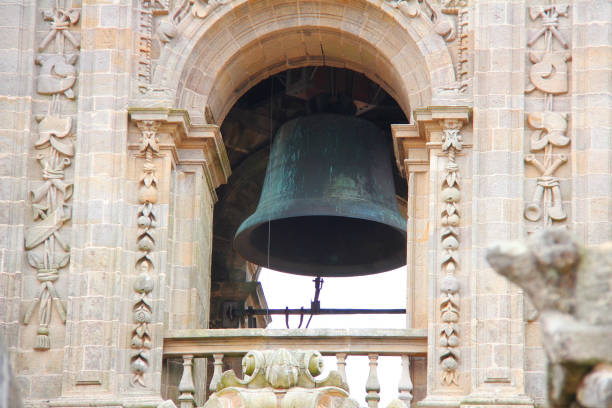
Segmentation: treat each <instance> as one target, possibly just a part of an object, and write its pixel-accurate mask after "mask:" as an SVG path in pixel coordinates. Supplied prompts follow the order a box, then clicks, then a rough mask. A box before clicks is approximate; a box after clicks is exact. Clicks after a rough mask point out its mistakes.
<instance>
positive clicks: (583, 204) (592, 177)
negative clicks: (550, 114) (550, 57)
mask: <svg viewBox="0 0 612 408" xmlns="http://www.w3.org/2000/svg"><path fill="white" fill-rule="evenodd" d="M569 4H571V6H570V8H569V13H571V21H572V22H573V25H572V35H571V38H568V40H569V42H570V45H569V51H571V55H572V62H571V71H570V78H569V89H570V92H571V119H572V120H571V121H570V134H571V136H572V145H571V147H572V151H571V155H570V164H571V167H572V171H573V175H572V176H573V179H572V196H571V201H572V208H571V212H572V215H573V219H572V220H571V221H573V230H574V233H575V234H576V236H577V237H578V241H579V242H581V243H583V244H585V245H587V246H593V245H596V244H599V243H602V242H605V241H609V240H611V239H612V222H611V221H612V211H611V208H612V137H611V135H612V81H610V78H611V77H612V66H611V64H610V61H612V3H610V2H609V1H603V0H599V1H585V0H577V1H573V2H569Z"/></svg>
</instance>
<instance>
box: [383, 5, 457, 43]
mask: <svg viewBox="0 0 612 408" xmlns="http://www.w3.org/2000/svg"><path fill="white" fill-rule="evenodd" d="M386 2H387V3H388V4H389V5H391V6H392V7H394V8H397V9H398V10H399V11H400V12H401V13H402V14H403V15H405V16H406V17H409V18H416V17H419V16H423V17H425V18H426V19H427V20H429V21H430V22H431V23H432V24H433V28H434V31H435V32H436V34H438V35H439V36H441V37H442V38H444V41H446V42H451V41H454V40H455V38H457V32H456V30H455V27H454V26H453V24H452V23H451V22H450V21H449V20H448V19H446V18H444V16H443V15H442V12H441V11H440V10H439V9H438V8H437V6H436V5H434V4H432V2H431V1H430V0H386Z"/></svg>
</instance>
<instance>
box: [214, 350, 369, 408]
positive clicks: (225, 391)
mask: <svg viewBox="0 0 612 408" xmlns="http://www.w3.org/2000/svg"><path fill="white" fill-rule="evenodd" d="M322 369H323V357H322V356H321V354H320V353H319V352H317V351H300V350H286V349H277V350H265V351H257V350H254V351H250V352H249V353H247V355H246V356H245V357H244V358H243V359H242V371H243V372H244V376H245V377H244V379H239V378H238V377H236V374H235V373H234V371H233V370H230V371H226V372H224V373H223V374H222V376H221V380H220V381H219V383H218V385H217V391H216V392H215V393H214V394H213V395H211V397H210V399H209V400H208V401H207V402H206V404H205V405H204V407H206V408H222V407H223V408H274V407H279V406H280V407H281V408H315V407H321V408H323V407H325V408H332V407H342V408H357V407H358V406H359V405H358V404H357V402H356V401H354V400H351V399H350V398H349V396H348V392H347V391H348V386H347V385H346V383H345V382H344V380H343V379H342V377H341V375H340V374H339V373H338V372H337V371H332V372H330V374H329V375H328V377H326V378H324V379H321V380H319V379H317V378H316V377H317V376H318V375H319V374H321V371H322ZM213 381H214V379H213Z"/></svg>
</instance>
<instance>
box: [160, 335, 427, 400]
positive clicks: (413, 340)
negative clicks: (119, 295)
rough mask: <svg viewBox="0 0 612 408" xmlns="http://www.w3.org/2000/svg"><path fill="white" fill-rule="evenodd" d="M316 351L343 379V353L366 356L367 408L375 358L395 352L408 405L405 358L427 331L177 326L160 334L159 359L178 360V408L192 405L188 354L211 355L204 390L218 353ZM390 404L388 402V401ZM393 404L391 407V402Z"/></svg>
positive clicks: (375, 395)
mask: <svg viewBox="0 0 612 408" xmlns="http://www.w3.org/2000/svg"><path fill="white" fill-rule="evenodd" d="M281 348H282V349H287V350H304V349H312V350H318V351H319V352H320V353H321V355H324V356H335V357H336V365H337V372H338V374H339V375H340V377H341V379H342V381H343V382H344V383H346V382H347V374H346V360H347V358H348V357H349V356H367V357H368V359H369V367H370V368H369V374H368V379H367V382H366V384H365V389H366V398H365V399H366V403H367V406H368V408H377V407H378V403H379V401H380V382H379V380H378V357H379V356H398V357H401V359H402V370H401V375H400V378H399V381H398V396H397V400H394V403H396V404H397V403H398V402H400V401H401V402H402V403H403V405H405V406H406V407H408V408H410V405H411V401H412V388H413V387H412V379H411V375H410V357H413V356H425V355H426V353H427V334H426V331H425V330H421V329H305V330H301V329H298V330H291V329H289V330H277V329H275V330H264V329H215V330H180V331H172V332H170V333H167V334H166V336H165V338H164V348H163V353H164V358H177V357H182V358H183V362H184V363H183V375H182V378H181V381H180V383H179V393H180V397H179V402H180V407H179V408H193V407H195V399H194V397H193V395H194V393H195V386H194V381H193V376H192V359H193V358H194V357H212V358H213V361H214V363H213V365H214V370H213V375H212V378H211V379H210V383H209V390H210V391H211V392H214V391H217V390H218V388H219V384H220V382H221V380H222V372H223V359H224V357H236V356H244V355H246V354H247V353H249V352H250V351H253V350H257V351H263V350H276V349H281ZM394 403H392V404H394ZM396 404H394V407H395V406H396Z"/></svg>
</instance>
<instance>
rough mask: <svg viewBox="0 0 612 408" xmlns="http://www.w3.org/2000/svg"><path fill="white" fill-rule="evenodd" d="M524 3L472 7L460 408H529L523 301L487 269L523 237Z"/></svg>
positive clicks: (512, 287)
mask: <svg viewBox="0 0 612 408" xmlns="http://www.w3.org/2000/svg"><path fill="white" fill-rule="evenodd" d="M525 7H526V5H525V2H524V1H512V2H506V1H497V0H492V1H490V0H485V1H480V2H477V3H476V16H477V18H476V19H475V29H474V33H475V44H474V48H475V64H474V65H475V77H474V81H475V82H474V84H475V86H474V89H475V92H474V93H475V95H474V160H473V171H474V180H473V183H474V186H473V207H472V208H473V218H472V225H473V228H474V231H473V233H472V248H471V266H472V267H471V273H470V280H469V283H468V285H469V288H470V291H471V302H470V308H471V322H470V325H469V333H470V337H471V339H472V344H471V345H470V349H469V351H468V353H466V355H465V359H464V361H466V360H469V364H470V370H471V379H470V384H469V388H470V394H469V396H468V397H466V398H465V399H464V400H463V402H462V406H480V405H484V404H486V405H493V406H514V405H519V406H523V405H525V406H532V405H533V401H532V400H531V399H530V398H528V397H526V396H525V395H524V394H525V385H524V381H525V339H524V337H525V336H524V325H525V323H524V320H523V297H522V294H521V291H520V290H519V289H517V288H516V287H515V286H513V285H511V284H509V283H508V282H506V281H504V280H503V279H500V278H499V277H497V276H495V273H494V272H493V271H492V270H491V268H490V267H489V266H488V264H486V261H485V258H484V256H485V249H486V247H487V246H488V245H490V243H491V242H493V241H496V240H500V239H510V238H516V237H519V236H521V234H522V233H523V223H522V222H523V221H522V220H523V200H522V198H523V179H524V176H523V171H524V164H523V135H524V130H523V128H524V90H525V76H524V72H525V71H524V70H525V61H524V58H525V47H526V40H525V31H524V29H523V27H524V25H525V18H526V8H525Z"/></svg>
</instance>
